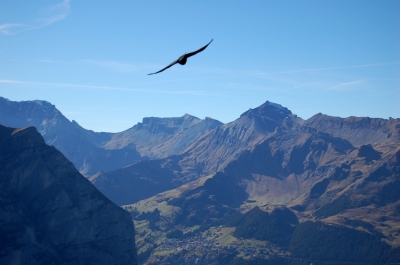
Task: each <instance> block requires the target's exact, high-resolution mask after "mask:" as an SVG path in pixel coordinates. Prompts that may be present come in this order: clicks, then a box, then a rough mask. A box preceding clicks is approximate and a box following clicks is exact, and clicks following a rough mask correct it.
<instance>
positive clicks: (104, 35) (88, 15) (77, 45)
mask: <svg viewBox="0 0 400 265" xmlns="http://www.w3.org/2000/svg"><path fill="white" fill-rule="evenodd" d="M211 39H214V41H213V42H212V43H211V44H210V46H208V48H207V49H206V50H205V51H203V52H202V53H199V54H197V55H196V56H194V57H191V58H189V60H188V62H187V64H186V65H185V66H181V65H175V66H173V67H171V68H169V69H168V70H166V71H164V72H162V73H160V74H157V75H150V76H149V75H147V74H148V73H152V72H156V71H158V70H160V69H162V68H163V67H165V66H167V65H168V64H170V63H171V62H173V61H174V60H176V59H177V58H178V57H179V56H180V55H182V54H184V53H185V52H192V51H194V50H197V49H199V48H200V47H202V46H204V45H205V44H207V43H208V42H209V41H210V40H211ZM0 96H3V97H6V98H8V99H10V100H14V101H21V100H35V99H41V100H47V101H49V102H51V103H52V104H54V105H56V107H57V108H58V109H59V110H60V111H61V112H62V113H63V114H64V115H65V116H66V117H67V118H68V119H70V120H75V121H77V122H78V123H79V124H80V125H81V126H83V127H84V128H86V129H91V130H94V131H107V132H119V131H123V130H125V129H128V128H130V127H132V126H133V125H135V124H136V123H138V122H141V121H142V118H143V117H151V116H154V117H180V116H182V115H184V114H185V113H189V114H191V115H194V116H196V117H199V118H201V119H203V118H204V117H206V116H208V117H211V118H214V119H217V120H220V121H222V122H224V123H226V122H231V121H233V120H235V119H237V118H238V117H239V116H240V114H241V113H243V112H245V111H246V110H248V109H249V108H255V107H258V106H259V105H261V104H262V103H264V102H265V101H267V100H269V101H272V102H275V103H278V104H281V105H282V106H284V107H287V108H288V109H290V110H291V111H292V112H293V113H294V114H297V115H298V116H300V117H302V118H303V119H307V118H309V117H311V116H312V115H314V114H316V113H318V112H322V113H324V114H328V115H332V116H339V117H348V116H370V117H379V118H386V119H387V118H389V117H393V118H399V117H400V115H399V114H400V104H399V102H400V1H365V0H363V1H316V0H315V1H211V0H210V1H208V0H205V1H135V0H129V1H128V0H117V1H75V0H70V1H68V0H64V1H62V0H54V1H50V0H48V1H23V0H4V1H1V2H0Z"/></svg>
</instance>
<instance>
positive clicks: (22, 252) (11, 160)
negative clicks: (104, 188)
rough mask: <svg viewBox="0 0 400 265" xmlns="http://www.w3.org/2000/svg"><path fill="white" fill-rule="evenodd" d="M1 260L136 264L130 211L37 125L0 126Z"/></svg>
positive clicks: (36, 262) (20, 262)
mask: <svg viewBox="0 0 400 265" xmlns="http://www.w3.org/2000/svg"><path fill="white" fill-rule="evenodd" d="M0 165H1V166H0V234H1V238H0V263H1V264H137V254H136V248H135V230H134V226H133V223H132V220H131V218H130V216H129V214H128V213H126V212H125V211H124V210H122V209H121V208H119V207H117V206H116V205H115V204H114V203H112V202H111V201H110V200H109V199H107V198H106V197H105V196H104V195H102V194H101V193H100V192H98V191H97V190H96V189H95V188H94V187H93V185H91V184H90V182H89V181H88V180H87V179H85V178H84V177H83V176H82V175H80V174H79V172H78V171H77V170H76V169H75V167H74V165H73V164H72V163H71V162H69V161H68V160H67V159H66V158H65V157H64V155H62V154H61V153H60V152H59V151H58V150H56V149H55V148H54V147H52V146H48V145H46V144H45V142H44V140H43V138H42V137H41V135H40V134H39V133H38V132H37V131H36V129H35V128H34V127H28V128H22V129H14V128H9V127H4V126H0Z"/></svg>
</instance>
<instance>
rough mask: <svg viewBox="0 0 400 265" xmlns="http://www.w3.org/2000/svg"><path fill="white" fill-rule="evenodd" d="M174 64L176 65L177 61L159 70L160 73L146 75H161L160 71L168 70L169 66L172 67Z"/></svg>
mask: <svg viewBox="0 0 400 265" xmlns="http://www.w3.org/2000/svg"><path fill="white" fill-rule="evenodd" d="M176 63H178V60H176V61H175V62H172V63H171V64H170V65H168V66H167V67H165V68H163V69H161V70H160V71H158V72H155V73H151V74H148V75H154V74H158V73H161V72H162V71H164V70H165V69H168V68H170V67H171V66H173V65H174V64H176Z"/></svg>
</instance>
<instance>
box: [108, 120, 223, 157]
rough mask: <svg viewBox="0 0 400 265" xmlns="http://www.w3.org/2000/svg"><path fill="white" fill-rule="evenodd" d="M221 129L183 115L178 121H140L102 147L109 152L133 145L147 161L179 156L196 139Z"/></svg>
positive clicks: (207, 121) (208, 121)
mask: <svg viewBox="0 0 400 265" xmlns="http://www.w3.org/2000/svg"><path fill="white" fill-rule="evenodd" d="M220 125H222V123H221V122H219V121H217V120H214V119H211V118H208V117H206V118H205V119H204V120H201V119H199V118H196V117H194V116H191V115H189V114H185V115H183V116H182V117H178V118H155V117H150V118H143V122H142V123H138V124H137V125H135V126H133V127H132V128H130V129H128V130H126V131H123V132H121V133H117V134H114V135H113V136H112V139H111V140H110V141H109V142H108V143H107V144H106V145H105V146H106V147H107V148H109V149H117V148H121V147H125V146H126V145H128V144H129V143H133V144H135V146H136V148H137V150H138V151H139V153H140V154H141V155H142V156H146V157H149V158H151V159H157V158H164V157H168V156H171V155H175V154H179V153H181V152H182V151H183V150H185V149H186V148H187V147H188V146H190V145H191V144H192V143H193V142H195V141H196V140H197V139H198V138H199V137H200V136H202V135H203V134H205V133H207V132H208V131H210V130H212V129H214V128H216V127H218V126H220Z"/></svg>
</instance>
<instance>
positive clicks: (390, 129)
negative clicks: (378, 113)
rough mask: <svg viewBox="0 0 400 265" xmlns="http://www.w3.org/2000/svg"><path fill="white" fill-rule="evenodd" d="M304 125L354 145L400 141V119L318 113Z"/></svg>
mask: <svg viewBox="0 0 400 265" xmlns="http://www.w3.org/2000/svg"><path fill="white" fill-rule="evenodd" d="M304 125H306V126H309V127H312V128H315V129H317V130H320V131H323V132H326V133H330V134H332V135H333V136H336V137H341V138H343V139H346V140H348V141H350V142H351V143H352V144H353V145H354V146H361V145H367V144H379V143H383V142H399V141H400V119H392V118H390V119H389V120H385V119H379V118H369V117H348V118H339V117H332V116H328V115H324V114H321V113H318V114H316V115H314V116H313V117H311V118H309V119H308V120H306V121H304Z"/></svg>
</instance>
